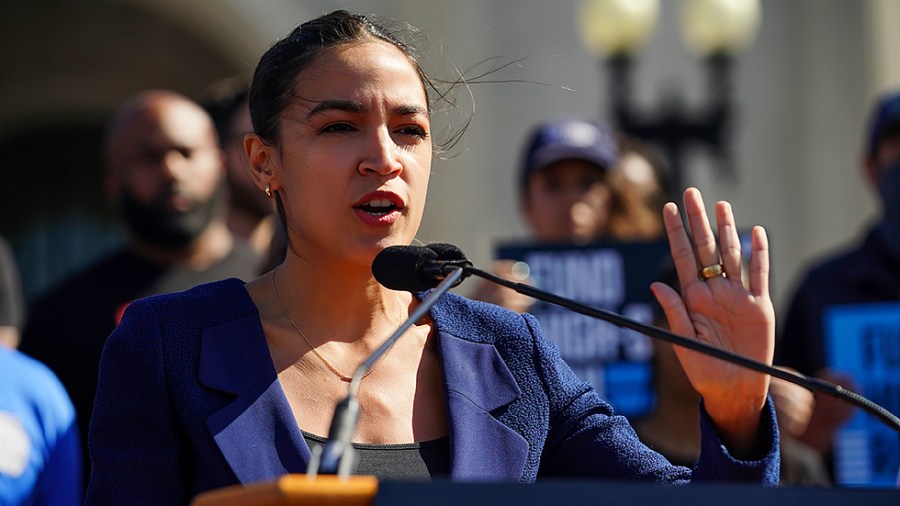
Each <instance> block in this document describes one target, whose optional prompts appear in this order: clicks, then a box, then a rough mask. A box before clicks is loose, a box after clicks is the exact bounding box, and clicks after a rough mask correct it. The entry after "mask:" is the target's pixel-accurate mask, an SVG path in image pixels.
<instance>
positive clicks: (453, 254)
mask: <svg viewBox="0 0 900 506" xmlns="http://www.w3.org/2000/svg"><path fill="white" fill-rule="evenodd" d="M427 247H428V249H430V250H431V251H434V252H435V253H436V254H437V259H438V260H444V261H454V260H467V258H466V254H465V253H463V251H462V250H461V249H459V248H458V247H456V246H454V245H453V244H447V243H443V242H435V243H431V244H429V245H428V246H427Z"/></svg>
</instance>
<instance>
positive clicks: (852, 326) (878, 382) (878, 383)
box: [823, 302, 900, 487]
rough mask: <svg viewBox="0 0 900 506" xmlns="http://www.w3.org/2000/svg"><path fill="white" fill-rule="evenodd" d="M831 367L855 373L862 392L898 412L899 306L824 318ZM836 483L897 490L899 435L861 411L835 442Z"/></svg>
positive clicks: (847, 309)
mask: <svg viewBox="0 0 900 506" xmlns="http://www.w3.org/2000/svg"><path fill="white" fill-rule="evenodd" d="M823 317H824V328H825V345H826V359H827V364H828V367H830V368H833V369H835V370H838V371H840V372H844V373H847V374H849V375H851V376H852V377H853V379H854V381H855V382H856V386H857V388H858V390H859V393H860V394H861V395H863V396H865V397H868V398H869V399H871V400H872V401H873V402H875V403H877V404H880V405H881V406H883V407H885V408H886V409H888V410H889V411H891V412H892V413H900V303H897V302H891V303H876V304H853V305H842V306H835V307H832V308H829V309H828V310H826V311H825V314H824V316H823ZM834 452H835V463H834V468H835V481H836V482H837V483H840V484H845V485H866V486H885V487H893V486H894V485H895V484H896V482H897V469H898V467H900V445H898V436H897V434H896V433H895V432H894V431H893V430H892V429H891V428H889V427H887V426H886V425H884V424H883V423H882V422H881V421H879V420H878V419H876V418H874V417H872V416H870V415H867V414H865V413H863V412H861V411H857V412H856V413H855V414H854V415H853V417H852V418H851V419H850V421H849V422H848V423H847V424H846V425H845V426H844V427H842V428H841V429H840V430H839V431H838V433H837V435H836V436H835V441H834Z"/></svg>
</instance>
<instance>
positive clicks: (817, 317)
mask: <svg viewBox="0 0 900 506" xmlns="http://www.w3.org/2000/svg"><path fill="white" fill-rule="evenodd" d="M863 150H864V151H863V156H862V163H861V166H862V169H863V173H864V175H865V178H866V181H867V182H868V183H869V184H870V185H871V186H872V187H873V189H874V191H875V193H876V195H877V196H878V197H879V200H880V202H879V203H880V207H881V214H880V216H879V218H878V220H877V222H876V223H875V224H874V225H873V226H871V227H870V229H869V230H868V232H867V233H866V235H865V238H864V239H863V240H862V242H861V243H860V244H858V245H856V246H854V247H852V248H850V249H845V250H844V251H843V252H841V253H839V254H836V255H832V256H830V257H829V258H827V259H825V260H824V261H822V262H820V263H818V264H816V265H815V266H813V267H812V268H811V269H810V270H809V271H808V272H807V274H806V275H805V276H804V277H803V278H802V281H801V283H800V284H799V288H798V289H797V291H796V293H795V295H794V298H793V300H792V302H791V305H790V308H789V311H788V314H787V317H786V319H785V321H784V326H783V328H781V329H779V330H780V332H779V333H778V339H777V340H776V342H777V345H776V360H775V362H776V363H778V364H781V365H785V366H790V367H793V368H795V369H797V370H798V371H800V372H801V373H803V374H807V375H816V376H820V377H823V378H825V379H828V380H830V381H834V382H837V383H839V384H841V385H843V386H844V387H848V388H851V389H852V388H854V387H853V379H852V378H850V377H848V376H847V375H846V374H837V373H835V372H834V371H832V370H829V369H827V368H826V344H825V332H826V327H825V324H824V315H825V312H826V310H828V309H830V308H834V307H837V306H842V305H850V304H864V303H873V302H891V301H900V91H894V92H892V93H887V94H885V95H883V96H881V97H880V98H879V99H878V100H877V101H876V102H875V104H874V106H873V108H872V112H871V115H870V119H869V126H868V129H867V131H866V138H865V142H864V146H863ZM850 415H851V408H850V407H849V405H847V404H844V403H841V402H839V401H836V400H834V399H832V398H829V397H826V396H817V404H816V408H815V411H814V413H813V416H812V419H811V421H810V424H809V426H808V428H807V430H806V433H805V434H804V435H803V437H802V440H803V441H804V442H806V443H808V444H810V445H812V446H813V447H814V448H817V449H818V450H820V451H822V452H823V453H825V454H829V453H830V452H831V446H832V438H833V436H834V434H835V431H837V429H839V428H840V426H841V425H842V424H844V423H845V422H846V421H847V420H848V418H849V417H850Z"/></svg>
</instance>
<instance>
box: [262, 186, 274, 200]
mask: <svg viewBox="0 0 900 506" xmlns="http://www.w3.org/2000/svg"><path fill="white" fill-rule="evenodd" d="M263 191H265V192H266V197H269V198H272V185H271V184H266V189H265V190H263Z"/></svg>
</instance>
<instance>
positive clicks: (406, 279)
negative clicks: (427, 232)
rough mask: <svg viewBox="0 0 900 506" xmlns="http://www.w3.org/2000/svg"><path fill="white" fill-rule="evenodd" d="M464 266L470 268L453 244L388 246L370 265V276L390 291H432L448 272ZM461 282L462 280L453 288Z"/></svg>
mask: <svg viewBox="0 0 900 506" xmlns="http://www.w3.org/2000/svg"><path fill="white" fill-rule="evenodd" d="M464 267H472V262H470V261H469V260H468V259H467V258H466V255H465V254H464V253H463V252H462V250H461V249H459V248H457V247H456V246H454V245H452V244H444V243H435V244H429V245H428V246H388V247H387V248H385V249H383V250H382V251H381V252H380V253H379V254H378V255H377V256H376V257H375V261H373V262H372V274H374V275H375V279H376V280H378V282H379V283H381V284H382V285H384V286H385V287H387V288H390V289H391V290H399V291H406V292H421V291H425V290H428V289H430V288H434V287H435V286H437V284H438V283H440V282H441V281H443V280H444V278H446V277H447V274H448V273H450V272H451V271H453V270H455V269H462V268H464ZM463 277H465V274H464V276H463ZM461 282H462V278H460V280H459V281H457V282H456V285H458V284H459V283H461ZM456 285H453V286H456Z"/></svg>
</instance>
